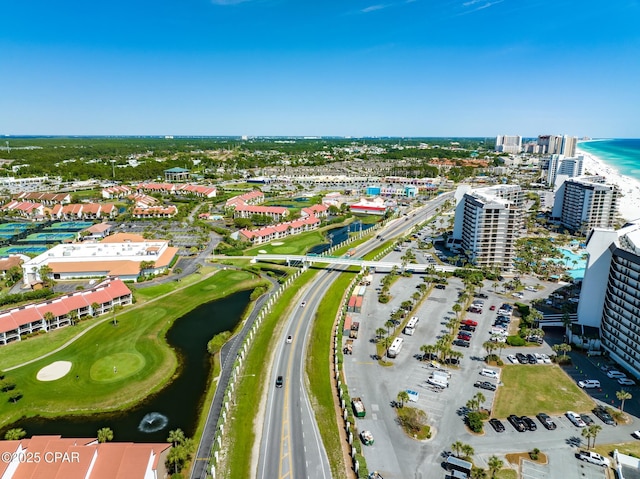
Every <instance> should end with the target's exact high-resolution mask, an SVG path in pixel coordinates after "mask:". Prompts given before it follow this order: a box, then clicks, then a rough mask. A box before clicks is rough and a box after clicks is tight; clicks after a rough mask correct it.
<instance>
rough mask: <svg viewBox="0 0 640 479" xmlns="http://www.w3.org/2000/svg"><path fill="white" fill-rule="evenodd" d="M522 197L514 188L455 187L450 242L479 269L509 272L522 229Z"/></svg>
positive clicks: (500, 186)
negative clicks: (451, 237)
mask: <svg viewBox="0 0 640 479" xmlns="http://www.w3.org/2000/svg"><path fill="white" fill-rule="evenodd" d="M523 198H524V196H523V193H522V190H521V189H520V186H518V185H499V186H491V187H487V188H478V189H475V190H473V189H471V188H470V187H469V186H468V185H462V186H459V187H458V189H457V190H456V193H455V199H456V210H455V223H454V228H453V241H454V243H455V242H458V244H459V247H458V248H459V250H460V251H461V252H465V253H466V254H467V255H468V257H469V260H470V261H471V262H472V263H473V264H475V265H476V266H479V267H488V268H500V269H502V270H510V269H511V268H512V267H513V256H514V253H515V242H516V239H517V238H518V236H519V231H520V228H521V225H522V205H523V201H524V199H523Z"/></svg>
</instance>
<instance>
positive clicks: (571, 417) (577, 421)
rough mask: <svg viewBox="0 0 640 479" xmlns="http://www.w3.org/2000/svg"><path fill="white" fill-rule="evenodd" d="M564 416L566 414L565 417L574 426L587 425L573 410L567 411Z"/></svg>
mask: <svg viewBox="0 0 640 479" xmlns="http://www.w3.org/2000/svg"><path fill="white" fill-rule="evenodd" d="M565 416H567V419H569V421H571V423H572V424H573V425H574V426H577V427H586V426H587V425H586V424H585V423H584V421H583V420H582V418H581V417H580V415H579V414H577V413H575V412H573V411H567V412H566V413H565Z"/></svg>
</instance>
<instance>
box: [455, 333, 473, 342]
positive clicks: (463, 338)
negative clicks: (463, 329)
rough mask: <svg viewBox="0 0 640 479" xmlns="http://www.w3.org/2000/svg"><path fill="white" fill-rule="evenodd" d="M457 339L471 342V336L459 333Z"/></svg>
mask: <svg viewBox="0 0 640 479" xmlns="http://www.w3.org/2000/svg"><path fill="white" fill-rule="evenodd" d="M458 339H462V340H463V341H471V336H469V335H468V334H466V333H459V334H458Z"/></svg>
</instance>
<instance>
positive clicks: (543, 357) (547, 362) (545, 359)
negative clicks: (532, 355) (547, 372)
mask: <svg viewBox="0 0 640 479" xmlns="http://www.w3.org/2000/svg"><path fill="white" fill-rule="evenodd" d="M540 356H542V361H543V362H544V363H545V364H551V358H550V357H549V356H548V355H547V354H544V353H542V354H541V355H540Z"/></svg>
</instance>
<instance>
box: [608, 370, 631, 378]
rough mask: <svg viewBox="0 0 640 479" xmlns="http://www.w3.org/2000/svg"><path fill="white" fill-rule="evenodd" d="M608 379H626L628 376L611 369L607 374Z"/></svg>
mask: <svg viewBox="0 0 640 479" xmlns="http://www.w3.org/2000/svg"><path fill="white" fill-rule="evenodd" d="M607 377H609V378H611V379H618V378H626V377H627V375H626V374H625V373H621V372H620V371H617V370H615V369H611V370H609V371H608V372H607Z"/></svg>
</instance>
